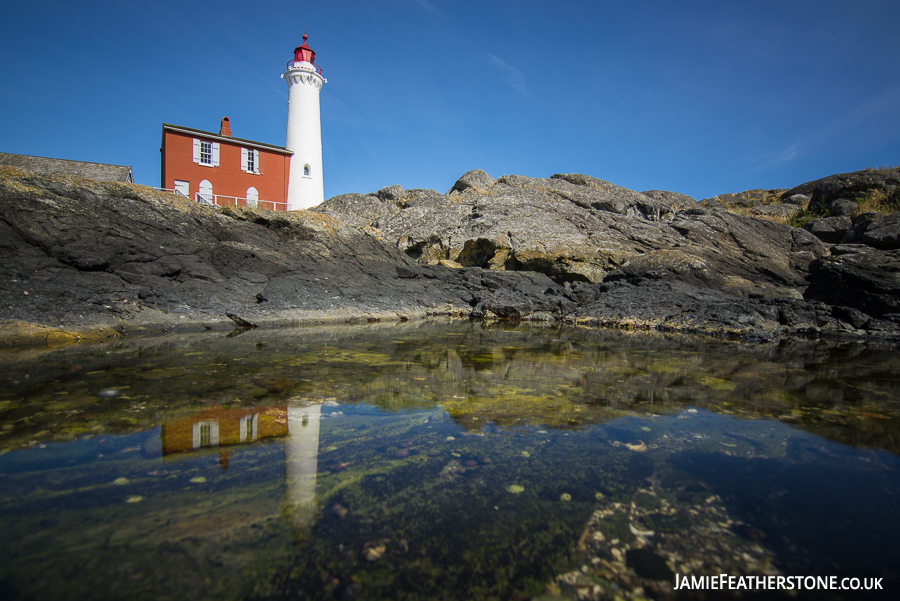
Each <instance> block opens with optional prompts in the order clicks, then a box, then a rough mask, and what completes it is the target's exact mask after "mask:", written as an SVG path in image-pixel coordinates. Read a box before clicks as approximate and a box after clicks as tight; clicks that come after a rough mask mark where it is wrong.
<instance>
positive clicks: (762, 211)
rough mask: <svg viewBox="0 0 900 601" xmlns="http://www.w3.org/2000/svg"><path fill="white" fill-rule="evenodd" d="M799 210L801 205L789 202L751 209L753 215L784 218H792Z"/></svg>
mask: <svg viewBox="0 0 900 601" xmlns="http://www.w3.org/2000/svg"><path fill="white" fill-rule="evenodd" d="M799 212H800V207H798V206H797V205H794V204H789V203H783V204H777V205H762V206H758V207H753V208H752V209H750V214H751V215H758V216H761V217H781V218H784V219H790V218H791V217H793V216H794V215H796V214H797V213H799Z"/></svg>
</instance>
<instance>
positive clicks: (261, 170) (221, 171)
mask: <svg viewBox="0 0 900 601" xmlns="http://www.w3.org/2000/svg"><path fill="white" fill-rule="evenodd" d="M160 152H161V153H162V181H161V184H160V186H161V187H162V188H165V189H168V190H175V191H176V192H177V193H180V194H182V195H183V196H186V197H187V198H191V199H193V200H197V201H199V202H202V203H206V204H215V205H220V206H226V205H227V206H258V207H259V208H263V209H269V210H277V211H284V210H287V194H288V177H289V174H290V167H291V155H292V154H293V153H292V152H291V151H290V150H286V149H285V148H282V147H280V146H273V145H272V144H264V143H262V142H254V141H252V140H245V139H243V138H234V137H232V135H231V122H230V121H229V119H228V117H223V118H222V123H221V126H220V128H219V133H217V134H214V133H212V132H207V131H201V130H199V129H192V128H189V127H182V126H180V125H170V124H168V123H163V129H162V147H161V148H160Z"/></svg>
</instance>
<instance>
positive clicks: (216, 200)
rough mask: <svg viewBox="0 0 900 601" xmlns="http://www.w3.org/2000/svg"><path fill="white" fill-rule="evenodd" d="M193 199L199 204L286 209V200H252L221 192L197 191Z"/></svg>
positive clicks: (274, 209) (270, 209)
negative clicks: (205, 192)
mask: <svg viewBox="0 0 900 601" xmlns="http://www.w3.org/2000/svg"><path fill="white" fill-rule="evenodd" d="M194 199H195V200H196V201H197V202H199V203H200V204H205V205H210V206H212V205H215V206H217V207H252V208H257V209H263V210H265V211H287V203H286V202H275V201H272V200H253V199H251V198H241V197H239V196H225V195H223V194H204V193H202V192H197V193H196V194H195V195H194Z"/></svg>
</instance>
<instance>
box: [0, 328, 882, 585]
mask: <svg viewBox="0 0 900 601" xmlns="http://www.w3.org/2000/svg"><path fill="white" fill-rule="evenodd" d="M897 359H898V354H897V351H896V350H895V349H894V348H892V347H890V346H884V345H878V344H877V343H871V342H870V343H866V344H860V343H856V342H837V343H816V342H804V341H792V342H789V343H784V344H777V345H776V344H771V345H760V344H742V343H739V342H733V341H732V342H721V341H719V342H717V341H712V340H710V339H691V338H672V337H664V336H645V335H631V334H625V333H621V332H596V331H586V330H577V329H569V328H556V327H537V328H531V327H506V326H504V327H485V326H482V325H478V324H470V323H464V324H451V325H445V326H430V327H425V326H423V325H412V324H408V325H406V326H391V327H382V326H372V327H353V328H350V327H347V328H331V329H329V328H321V329H311V330H303V329H301V330H295V331H284V332H272V331H266V332H258V331H253V332H246V333H244V334H241V335H240V336H236V337H231V338H223V337H221V336H219V335H215V334H204V335H200V336H196V337H189V336H187V337H177V336H171V337H165V338H162V339H131V340H125V341H117V342H115V343H113V344H110V345H103V346H98V347H78V348H70V349H62V350H58V351H52V352H45V353H39V354H28V353H23V354H15V353H7V354H6V355H4V356H3V357H0V368H2V370H0V449H2V454H0V492H2V494H0V540H2V541H3V543H2V544H0V597H2V598H3V599H4V600H6V599H56V598H60V596H61V591H65V596H66V598H71V599H119V598H128V599H159V598H165V597H177V598H182V599H217V600H222V599H289V598H290V599H294V598H307V599H335V598H338V599H349V598H352V599H384V598H404V599H433V598H445V599H526V598H529V597H539V596H541V595H544V596H550V597H553V596H555V595H561V596H562V598H577V597H579V596H580V597H586V598H600V597H603V598H614V596H615V595H618V596H619V597H621V598H623V599H627V598H666V597H668V596H669V595H671V594H672V590H671V587H672V584H673V577H674V574H675V573H678V574H681V575H685V574H693V575H704V574H710V575H712V574H718V573H723V572H724V573H729V574H733V575H740V574H756V575H767V574H775V575H806V574H812V575H826V576H828V575H848V576H853V577H867V576H871V577H882V578H885V579H886V580H885V583H886V584H887V583H888V582H890V583H891V585H890V587H887V586H886V588H887V590H896V586H897V584H898V583H897V582H896V580H895V579H894V578H895V576H894V575H895V574H896V573H897V571H898V566H900V545H897V541H898V540H900V515H898V514H897V512H896V500H897V499H898V498H900V461H898V457H897V455H896V453H897V452H898V451H900V442H898V440H900V439H898V432H900V411H898V400H900V379H898V376H897V375H896V369H895V366H896V364H897ZM684 597H685V596H684V595H683V594H679V595H676V596H675V598H676V599H677V598H684ZM812 598H814V597H812ZM835 598H853V597H852V596H843V597H842V596H841V595H840V594H837V595H836V596H835ZM867 598H870V597H867Z"/></svg>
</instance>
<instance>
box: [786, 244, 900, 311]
mask: <svg viewBox="0 0 900 601" xmlns="http://www.w3.org/2000/svg"><path fill="white" fill-rule="evenodd" d="M804 297H805V298H807V299H812V300H817V301H820V302H823V303H828V304H830V305H837V306H843V307H852V308H854V309H858V310H860V311H862V312H863V313H866V314H867V315H870V316H872V317H876V318H881V317H882V316H883V315H885V314H888V313H898V312H900V251H896V250H894V251H880V250H875V249H872V250H871V251H869V252H858V253H849V254H841V255H839V256H836V257H832V258H823V259H819V260H818V261H816V262H815V264H814V265H813V266H812V271H811V274H810V285H809V287H808V288H807V289H806V292H805V293H804Z"/></svg>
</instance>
